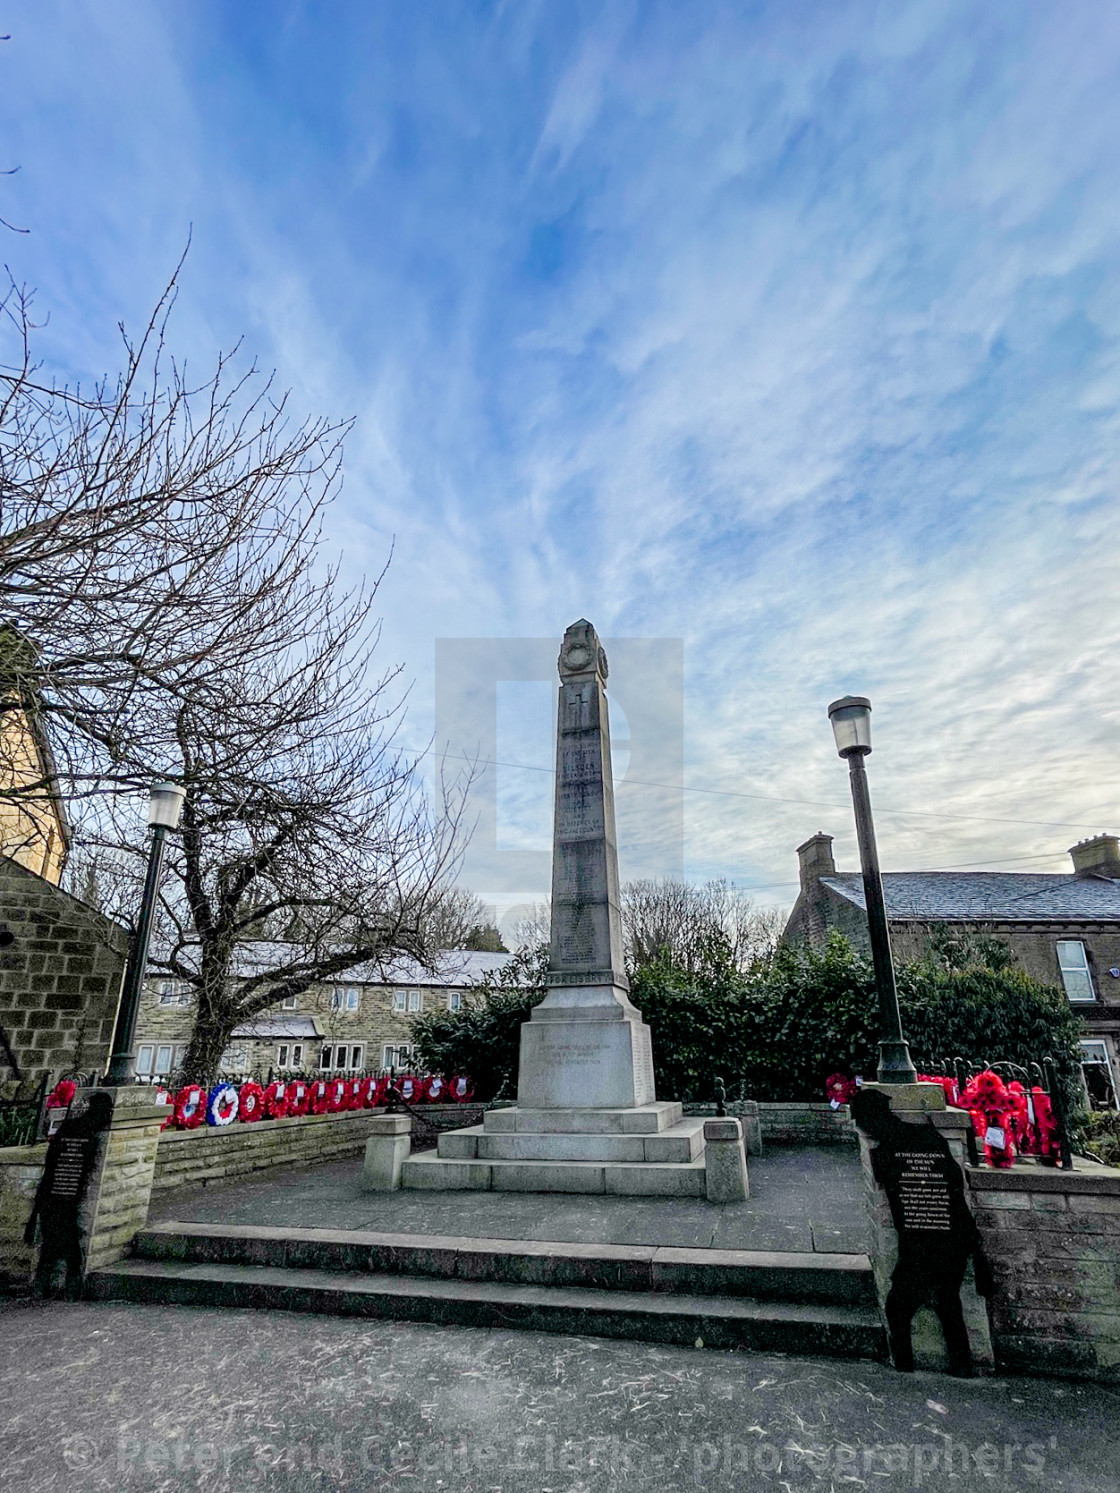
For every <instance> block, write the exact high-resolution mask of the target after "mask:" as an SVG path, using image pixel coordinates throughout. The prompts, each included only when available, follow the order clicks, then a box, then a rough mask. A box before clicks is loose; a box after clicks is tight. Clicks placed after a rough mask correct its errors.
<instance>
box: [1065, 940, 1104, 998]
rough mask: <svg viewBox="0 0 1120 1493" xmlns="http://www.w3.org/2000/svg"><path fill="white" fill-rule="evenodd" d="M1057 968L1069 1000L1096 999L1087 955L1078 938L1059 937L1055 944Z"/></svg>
mask: <svg viewBox="0 0 1120 1493" xmlns="http://www.w3.org/2000/svg"><path fill="white" fill-rule="evenodd" d="M1057 953H1058V970H1059V973H1060V974H1061V977H1062V984H1063V986H1064V987H1065V992H1066V995H1067V996H1068V997H1069V999H1070V1000H1071V1001H1091V1000H1096V991H1095V990H1094V989H1093V976H1092V973H1091V972H1090V969H1089V955H1088V953H1087V952H1086V950H1085V945H1084V944H1083V943H1081V941H1080V940H1079V939H1073V938H1060V939H1059V940H1058V944H1057Z"/></svg>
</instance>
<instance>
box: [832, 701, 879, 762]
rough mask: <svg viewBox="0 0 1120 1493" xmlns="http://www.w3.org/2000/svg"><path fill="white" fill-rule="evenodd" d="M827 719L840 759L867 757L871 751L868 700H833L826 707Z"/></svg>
mask: <svg viewBox="0 0 1120 1493" xmlns="http://www.w3.org/2000/svg"><path fill="white" fill-rule="evenodd" d="M828 718H829V720H830V721H831V722H832V734H833V736H835V738H836V750H837V751H838V752H839V754H840V755H841V757H851V756H855V755H856V754H858V755H859V756H861V757H863V756H866V755H867V753H868V752H869V751H870V750H871V701H870V700H868V699H867V698H866V697H865V696H864V695H845V696H844V698H843V699H842V700H833V702H832V704H831V705H830V706H829V707H828Z"/></svg>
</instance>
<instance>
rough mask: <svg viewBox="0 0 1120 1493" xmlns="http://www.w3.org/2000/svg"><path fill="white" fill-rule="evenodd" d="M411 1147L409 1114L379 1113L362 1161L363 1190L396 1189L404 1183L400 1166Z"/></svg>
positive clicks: (405, 1159) (386, 1190)
mask: <svg viewBox="0 0 1120 1493" xmlns="http://www.w3.org/2000/svg"><path fill="white" fill-rule="evenodd" d="M411 1149H412V1120H411V1119H410V1117H409V1116H408V1115H378V1117H377V1119H376V1120H375V1121H374V1122H373V1124H372V1126H371V1127H370V1137H369V1140H367V1141H366V1152H365V1158H364V1160H363V1162H362V1191H363V1192H393V1191H394V1190H395V1189H396V1188H398V1187H399V1186H400V1185H401V1168H402V1166H403V1165H404V1163H405V1161H407V1159H408V1153H409V1152H410V1151H411Z"/></svg>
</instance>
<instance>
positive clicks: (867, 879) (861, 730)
mask: <svg viewBox="0 0 1120 1493" xmlns="http://www.w3.org/2000/svg"><path fill="white" fill-rule="evenodd" d="M828 718H829V720H830V721H831V722H832V732H833V735H834V736H835V738H836V750H837V751H838V752H839V753H840V755H841V757H846V758H847V759H848V776H849V778H850V780H851V785H852V804H853V806H854V808H855V814H856V838H857V839H858V840H859V862H860V866H861V867H862V868H863V896H864V901H865V902H866V903H867V927H868V932H869V933H870V935H871V961H872V963H873V964H874V966H875V988H876V990H877V991H878V995H879V1073H878V1079H879V1082H880V1083H917V1081H918V1075H917V1073H916V1072H915V1070H914V1064H913V1063H912V1062H911V1061H910V1049H909V1047H908V1046H907V1045H906V1039H905V1037H903V1035H902V1018H901V1017H900V1015H899V1011H898V991H897V989H896V988H895V983H894V961H893V960H892V959H891V941H890V936H889V934H888V932H887V909H886V904H885V903H884V901H883V878H882V876H881V875H880V874H879V852H878V850H877V849H876V847H875V826H874V824H873V823H872V819H871V794H870V791H869V790H868V787H867V772H866V770H865V768H864V765H863V759H864V758H865V757H866V756H867V755H868V753H869V752H870V751H871V701H870V700H867V699H865V698H864V697H863V696H862V695H845V696H844V698H843V699H842V700H833V702H832V704H831V705H830V706H829V707H828Z"/></svg>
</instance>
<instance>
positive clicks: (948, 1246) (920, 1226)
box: [852, 1089, 992, 1378]
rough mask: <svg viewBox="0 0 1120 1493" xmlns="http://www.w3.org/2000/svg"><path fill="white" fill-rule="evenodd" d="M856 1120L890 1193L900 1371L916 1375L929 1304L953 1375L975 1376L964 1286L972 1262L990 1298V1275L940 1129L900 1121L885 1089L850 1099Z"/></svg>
mask: <svg viewBox="0 0 1120 1493" xmlns="http://www.w3.org/2000/svg"><path fill="white" fill-rule="evenodd" d="M852 1118H853V1119H854V1120H855V1122H856V1124H857V1125H858V1126H859V1128H860V1129H861V1130H862V1131H863V1133H864V1135H866V1136H867V1138H868V1139H869V1140H873V1141H875V1142H876V1145H875V1149H874V1151H872V1153H871V1165H872V1169H873V1171H874V1173H875V1180H876V1181H877V1182H878V1183H879V1186H880V1187H882V1189H883V1191H884V1192H885V1193H886V1194H887V1201H888V1202H889V1203H890V1208H891V1217H892V1218H893V1220H894V1226H895V1230H896V1232H897V1234H898V1264H897V1265H896V1266H895V1268H894V1274H893V1275H892V1276H891V1288H890V1291H889V1293H888V1295H887V1303H886V1313H887V1329H888V1331H889V1332H890V1339H891V1355H892V1357H893V1358H894V1363H895V1367H896V1368H897V1369H901V1370H902V1371H903V1372H904V1373H913V1370H914V1347H913V1343H912V1341H911V1337H910V1325H911V1323H912V1322H913V1320H914V1313H915V1312H916V1311H917V1310H918V1309H919V1307H922V1306H932V1307H933V1309H934V1311H935V1312H936V1313H937V1316H938V1318H939V1320H940V1322H941V1330H942V1331H943V1332H944V1334H945V1347H946V1348H947V1350H948V1353H949V1372H950V1373H951V1374H955V1375H957V1376H958V1377H960V1378H970V1377H971V1376H972V1374H973V1366H972V1353H971V1351H970V1349H969V1346H968V1333H967V1331H966V1329H965V1325H964V1313H963V1311H962V1310H961V1297H960V1290H961V1283H962V1281H963V1280H964V1273H965V1269H966V1267H967V1265H968V1261H969V1259H970V1257H971V1258H973V1259H974V1260H975V1275H976V1289H977V1291H979V1292H980V1294H981V1295H982V1296H990V1295H991V1292H992V1274H991V1270H990V1268H989V1266H988V1262H987V1260H986V1259H985V1258H984V1253H983V1250H982V1248H981V1241H980V1231H979V1229H977V1227H976V1221H975V1219H974V1218H973V1217H972V1213H971V1212H970V1210H969V1207H968V1202H967V1200H966V1198H965V1194H964V1179H963V1177H962V1176H961V1170H960V1167H959V1166H958V1165H957V1163H956V1161H954V1159H953V1153H952V1152H951V1151H950V1149H949V1143H948V1141H947V1140H946V1139H945V1137H944V1136H943V1135H942V1134H941V1133H940V1131H938V1130H936V1129H934V1127H933V1126H932V1125H930V1124H928V1123H922V1124H917V1125H913V1124H909V1123H907V1122H906V1121H905V1120H900V1119H899V1118H898V1117H897V1115H895V1114H894V1113H893V1111H892V1110H891V1106H890V1100H889V1099H888V1098H887V1096H886V1094H884V1093H882V1092H881V1090H877V1089H861V1090H860V1092H859V1093H858V1094H856V1096H855V1097H854V1099H853V1100H852Z"/></svg>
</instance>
